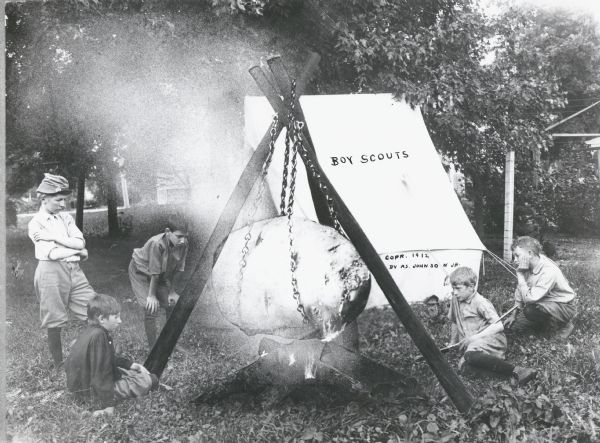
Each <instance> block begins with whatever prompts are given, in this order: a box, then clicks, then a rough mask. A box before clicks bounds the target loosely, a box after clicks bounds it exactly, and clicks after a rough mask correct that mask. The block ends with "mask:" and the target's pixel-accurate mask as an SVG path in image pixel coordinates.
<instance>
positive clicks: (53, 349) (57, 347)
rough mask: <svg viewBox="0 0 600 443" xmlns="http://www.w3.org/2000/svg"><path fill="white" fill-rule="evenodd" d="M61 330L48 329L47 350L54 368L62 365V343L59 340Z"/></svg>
mask: <svg viewBox="0 0 600 443" xmlns="http://www.w3.org/2000/svg"><path fill="white" fill-rule="evenodd" d="M60 330H61V328H48V348H49V349H50V355H51V356H52V361H53V364H54V367H55V368H58V367H60V366H61V365H62V362H63V355H62V341H61V339H60Z"/></svg>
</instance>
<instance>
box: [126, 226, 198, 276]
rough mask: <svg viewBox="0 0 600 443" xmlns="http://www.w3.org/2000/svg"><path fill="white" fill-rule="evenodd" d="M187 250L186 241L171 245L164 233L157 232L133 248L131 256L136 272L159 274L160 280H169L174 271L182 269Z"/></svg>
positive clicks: (181, 270)
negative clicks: (142, 244) (141, 244)
mask: <svg viewBox="0 0 600 443" xmlns="http://www.w3.org/2000/svg"><path fill="white" fill-rule="evenodd" d="M187 250H188V247H187V243H185V244H183V245H175V246H173V245H172V244H171V242H170V241H169V239H168V237H167V235H166V234H158V235H155V236H154V237H150V238H149V239H148V241H147V242H146V243H145V244H144V246H142V247H141V248H135V249H134V250H133V254H132V256H131V258H132V260H133V262H134V263H135V267H136V270H137V271H138V272H140V273H142V274H145V275H148V276H151V275H161V280H162V281H170V280H171V279H172V278H173V275H174V274H175V272H176V271H179V272H183V271H184V269H185V259H186V256H187Z"/></svg>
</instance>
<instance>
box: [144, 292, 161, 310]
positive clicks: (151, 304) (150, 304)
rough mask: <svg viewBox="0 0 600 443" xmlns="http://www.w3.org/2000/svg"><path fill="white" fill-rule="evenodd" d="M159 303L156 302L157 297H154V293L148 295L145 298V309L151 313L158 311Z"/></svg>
mask: <svg viewBox="0 0 600 443" xmlns="http://www.w3.org/2000/svg"><path fill="white" fill-rule="evenodd" d="M159 305H160V303H158V298H156V295H149V296H148V298H146V311H148V312H150V313H151V314H155V313H156V312H158V307H159Z"/></svg>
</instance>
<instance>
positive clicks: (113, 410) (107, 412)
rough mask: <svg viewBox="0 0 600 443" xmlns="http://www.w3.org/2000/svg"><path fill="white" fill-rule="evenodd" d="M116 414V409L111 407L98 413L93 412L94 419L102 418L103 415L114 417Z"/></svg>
mask: <svg viewBox="0 0 600 443" xmlns="http://www.w3.org/2000/svg"><path fill="white" fill-rule="evenodd" d="M114 413H115V408H114V407H113V406H110V407H108V408H105V409H100V410H98V411H94V412H92V417H102V416H103V415H107V416H112V415H114Z"/></svg>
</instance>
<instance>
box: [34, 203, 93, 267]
mask: <svg viewBox="0 0 600 443" xmlns="http://www.w3.org/2000/svg"><path fill="white" fill-rule="evenodd" d="M27 228H28V235H29V238H30V239H31V241H33V244H34V245H35V258H36V259H37V260H40V261H41V260H52V259H51V258H49V257H48V255H49V254H50V251H52V249H54V248H57V247H59V246H60V245H58V244H56V243H55V242H53V241H45V240H39V241H35V240H34V238H33V235H34V234H35V233H36V232H41V231H45V232H49V233H51V234H57V235H60V236H62V237H71V238H79V239H81V240H83V241H84V242H85V240H84V238H83V233H82V232H81V231H80V230H79V228H78V227H77V225H76V224H75V220H73V217H71V215H70V214H68V213H66V212H59V213H57V214H50V213H49V212H47V211H46V210H45V209H43V208H42V209H40V210H39V212H38V213H37V214H35V215H34V216H33V218H32V219H31V220H30V221H29V224H28V225H27ZM80 259H81V257H79V255H73V256H71V257H67V258H63V259H62V260H60V261H66V262H75V261H80Z"/></svg>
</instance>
